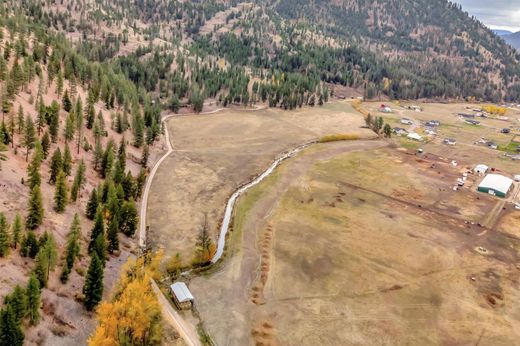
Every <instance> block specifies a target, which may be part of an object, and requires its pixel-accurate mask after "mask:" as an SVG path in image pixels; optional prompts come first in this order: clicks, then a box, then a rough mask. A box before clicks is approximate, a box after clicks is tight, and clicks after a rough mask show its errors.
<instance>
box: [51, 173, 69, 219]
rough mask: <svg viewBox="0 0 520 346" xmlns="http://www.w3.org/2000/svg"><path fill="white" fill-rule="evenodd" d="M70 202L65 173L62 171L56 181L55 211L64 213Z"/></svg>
mask: <svg viewBox="0 0 520 346" xmlns="http://www.w3.org/2000/svg"><path fill="white" fill-rule="evenodd" d="M67 202H68V187H67V180H66V178H65V173H63V171H60V172H59V173H58V177H57V179H56V189H55V191H54V211H55V212H57V213H62V212H63V211H65V207H66V206H67Z"/></svg>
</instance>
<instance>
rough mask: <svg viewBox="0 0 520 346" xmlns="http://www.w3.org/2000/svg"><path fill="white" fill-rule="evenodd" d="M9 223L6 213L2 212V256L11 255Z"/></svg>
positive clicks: (0, 253) (0, 225) (0, 214)
mask: <svg viewBox="0 0 520 346" xmlns="http://www.w3.org/2000/svg"><path fill="white" fill-rule="evenodd" d="M9 238H10V237H9V224H8V223H7V218H6V217H5V215H4V213H2V212H0V257H5V256H7V255H9V244H10V239H9Z"/></svg>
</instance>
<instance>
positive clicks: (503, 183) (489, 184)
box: [478, 174, 513, 198]
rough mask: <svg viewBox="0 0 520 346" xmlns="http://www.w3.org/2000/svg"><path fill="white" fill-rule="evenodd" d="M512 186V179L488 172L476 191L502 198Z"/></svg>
mask: <svg viewBox="0 0 520 346" xmlns="http://www.w3.org/2000/svg"><path fill="white" fill-rule="evenodd" d="M512 188H513V179H510V178H508V177H504V176H503V175H500V174H488V175H486V177H485V178H484V180H482V182H481V183H480V185H479V186H478V191H480V192H484V193H489V194H490V195H494V196H498V197H502V198H504V197H506V196H507V194H508V193H509V192H510V191H511V189H512Z"/></svg>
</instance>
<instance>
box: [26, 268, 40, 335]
mask: <svg viewBox="0 0 520 346" xmlns="http://www.w3.org/2000/svg"><path fill="white" fill-rule="evenodd" d="M26 292H27V315H28V317H29V321H30V322H31V324H32V325H35V324H36V323H38V321H39V320H40V304H41V303H40V284H39V281H38V279H37V278H36V276H35V275H34V274H32V275H31V278H30V279H29V283H28V284H27V291H26Z"/></svg>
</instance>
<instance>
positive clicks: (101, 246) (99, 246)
mask: <svg viewBox="0 0 520 346" xmlns="http://www.w3.org/2000/svg"><path fill="white" fill-rule="evenodd" d="M93 253H95V254H96V255H97V257H98V258H99V260H100V261H101V265H102V266H103V267H105V263H106V261H107V245H106V242H105V236H104V234H99V235H98V236H97V237H96V241H94V246H93V248H92V251H91V252H90V254H91V255H92V254H93Z"/></svg>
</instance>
